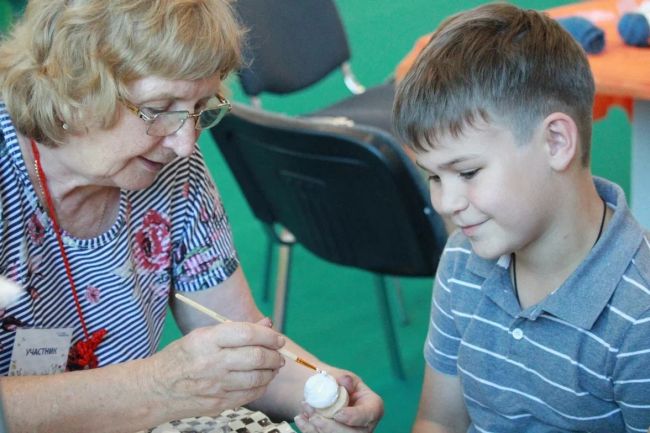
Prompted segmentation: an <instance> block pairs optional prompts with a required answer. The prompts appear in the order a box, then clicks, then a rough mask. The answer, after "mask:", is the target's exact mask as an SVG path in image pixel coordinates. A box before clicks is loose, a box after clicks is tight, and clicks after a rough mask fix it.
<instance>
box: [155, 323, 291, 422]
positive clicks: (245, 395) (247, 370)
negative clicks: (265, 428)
mask: <svg viewBox="0 0 650 433" xmlns="http://www.w3.org/2000/svg"><path fill="white" fill-rule="evenodd" d="M270 326H271V324H270V321H269V320H268V319H263V320H262V321H260V322H258V323H257V324H253V323H243V322H228V323H223V324H220V325H216V326H212V327H206V328H199V329H196V330H194V331H192V332H191V333H189V334H187V335H186V336H185V337H183V338H181V339H179V340H176V341H175V342H173V343H171V344H170V345H168V346H167V347H165V349H163V350H162V351H160V352H159V353H157V354H156V355H154V356H153V357H152V358H151V359H152V361H154V370H153V381H154V382H155V385H154V386H155V387H156V388H157V389H158V390H159V391H158V392H159V393H160V395H161V396H162V397H163V398H165V403H168V404H169V410H170V411H171V412H172V413H175V414H178V415H177V416H179V417H180V416H190V415H196V414H201V413H203V414H208V413H214V414H216V413H220V412H222V411H223V410H225V409H232V408H235V407H238V406H242V405H244V404H247V403H249V402H251V401H253V400H255V399H257V398H259V397H260V396H261V395H262V394H263V393H264V392H265V391H266V387H267V386H268V384H269V383H270V382H271V380H273V378H275V376H276V375H277V374H278V370H279V369H280V367H282V366H283V365H284V363H285V361H284V358H283V357H282V355H280V353H279V352H278V351H277V350H278V349H280V348H281V347H282V346H283V345H284V343H285V338H284V337H283V336H281V335H280V334H278V333H277V332H275V331H274V330H272V329H271V327H270ZM179 412H180V413H179Z"/></svg>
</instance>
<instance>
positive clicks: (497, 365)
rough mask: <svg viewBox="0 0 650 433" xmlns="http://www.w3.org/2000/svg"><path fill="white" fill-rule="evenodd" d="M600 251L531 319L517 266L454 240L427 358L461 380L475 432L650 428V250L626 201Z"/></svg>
mask: <svg viewBox="0 0 650 433" xmlns="http://www.w3.org/2000/svg"><path fill="white" fill-rule="evenodd" d="M595 182H596V187H597V189H598V192H599V194H600V195H601V197H602V198H603V199H604V200H605V201H606V202H607V203H608V205H609V206H610V207H612V208H614V209H615V212H614V216H613V218H612V220H611V222H610V223H609V225H608V226H607V229H606V231H605V232H604V233H603V235H602V237H601V239H600V241H599V242H598V243H597V244H596V245H595V246H594V248H593V250H592V251H591V252H590V253H589V255H588V256H587V257H586V258H585V260H584V261H583V262H582V264H581V265H580V266H579V267H578V269H576V270H575V271H574V273H573V274H572V275H571V276H570V277H569V278H568V279H567V280H566V281H565V282H564V283H563V284H562V285H561V286H560V287H559V288H558V289H556V291H555V292H553V293H552V294H551V295H549V296H548V297H547V298H545V299H544V300H542V301H541V302H540V303H539V304H537V305H533V306H531V307H530V308H528V309H526V310H524V311H521V309H520V307H519V304H518V303H517V301H516V298H515V295H514V292H513V287H512V283H511V279H510V273H509V269H508V268H509V265H510V259H509V256H504V257H501V258H500V259H499V260H498V261H494V260H492V261H488V260H484V259H482V258H480V257H478V256H477V255H475V254H474V253H473V252H472V249H471V245H470V243H469V241H468V239H467V238H465V237H464V236H463V235H462V234H461V233H457V234H455V235H453V236H452V237H451V238H450V240H449V241H448V244H447V246H446V248H445V251H444V253H443V257H442V260H441V263H440V266H439V268H438V274H437V276H436V282H435V286H434V297H433V302H432V306H431V309H432V310H431V323H430V327H429V335H428V337H427V340H426V343H425V347H424V355H425V359H426V361H427V363H428V364H429V365H430V366H431V367H432V368H435V369H436V370H438V371H440V372H442V373H445V374H450V375H459V376H460V380H461V384H462V389H463V394H464V398H465V404H466V406H467V409H468V413H469V415H470V419H471V426H470V428H469V430H468V431H469V432H481V433H497V432H498V433H501V432H536V433H541V432H568V431H571V432H602V433H617V432H637V433H640V432H643V433H646V432H647V431H648V427H649V426H650V242H649V241H648V238H649V237H648V234H647V233H645V232H644V230H643V229H642V228H641V227H640V226H639V224H638V223H637V222H636V221H635V220H634V218H633V216H632V215H631V213H630V210H629V209H628V207H627V204H626V203H625V197H624V195H623V191H622V190H621V189H620V188H619V187H618V186H616V185H614V184H612V183H611V182H608V181H605V180H603V179H598V178H596V179H595Z"/></svg>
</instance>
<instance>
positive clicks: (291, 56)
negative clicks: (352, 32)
mask: <svg viewBox="0 0 650 433" xmlns="http://www.w3.org/2000/svg"><path fill="white" fill-rule="evenodd" d="M234 6H235V10H236V12H237V14H238V15H239V19H240V22H241V23H242V24H243V26H244V27H245V28H246V30H247V35H246V42H245V45H244V60H245V66H244V68H243V69H242V70H241V71H240V74H239V75H240V81H241V84H242V87H243V90H244V92H245V93H246V94H247V95H248V96H257V95H259V94H260V93H263V92H270V93H276V94H285V93H291V92H294V91H297V90H301V89H304V88H306V87H308V86H310V85H312V84H314V83H316V82H317V81H319V80H321V79H322V78H324V77H325V76H327V75H328V74H329V73H330V72H332V71H333V70H335V69H337V68H338V67H339V66H341V64H342V63H343V62H346V61H347V60H349V58H350V49H349V46H348V40H347V35H346V34H345V30H344V28H343V23H342V22H341V18H340V16H339V13H338V10H337V9H336V5H335V4H334V3H333V1H332V0H237V1H236V2H235V3H234Z"/></svg>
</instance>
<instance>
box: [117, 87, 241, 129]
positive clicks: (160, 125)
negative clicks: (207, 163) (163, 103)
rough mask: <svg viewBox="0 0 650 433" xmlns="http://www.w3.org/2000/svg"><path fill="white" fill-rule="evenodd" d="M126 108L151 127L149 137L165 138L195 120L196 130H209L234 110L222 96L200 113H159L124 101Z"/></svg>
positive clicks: (212, 101)
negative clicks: (190, 120)
mask: <svg viewBox="0 0 650 433" xmlns="http://www.w3.org/2000/svg"><path fill="white" fill-rule="evenodd" d="M122 102H123V103H124V106H125V107H126V108H128V109H129V111H132V112H133V113H135V115H136V116H138V117H139V118H140V119H142V120H144V122H145V123H146V124H147V125H149V127H148V128H147V135H151V136H154V137H165V136H167V135H172V134H174V133H175V132H176V131H178V130H179V129H181V128H182V127H183V125H184V124H185V121H186V120H187V119H189V118H190V117H192V118H194V127H195V128H196V129H199V130H200V129H208V128H212V127H213V126H215V125H216V124H217V123H219V122H220V121H221V119H223V117H224V116H225V115H226V114H228V112H229V111H230V110H231V109H232V105H231V104H230V101H228V100H227V99H226V98H224V97H223V96H221V95H215V96H213V97H212V98H210V99H209V100H208V102H207V103H206V106H205V108H204V109H203V110H201V111H199V112H198V113H190V112H189V111H159V110H155V109H153V108H148V107H138V106H137V105H135V104H133V103H132V102H129V101H127V100H126V99H123V100H122Z"/></svg>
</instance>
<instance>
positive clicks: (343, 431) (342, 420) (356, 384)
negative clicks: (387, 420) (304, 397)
mask: <svg viewBox="0 0 650 433" xmlns="http://www.w3.org/2000/svg"><path fill="white" fill-rule="evenodd" d="M337 381H338V383H339V384H341V385H343V386H344V387H345V388H346V389H347V390H348V394H350V403H349V406H348V407H345V408H343V409H341V410H340V411H338V412H337V413H336V415H334V418H332V419H328V418H325V417H323V416H321V415H319V414H317V413H316V411H315V410H314V408H312V407H311V406H309V405H308V404H306V403H304V404H303V408H304V413H303V414H302V415H299V416H297V417H296V418H295V422H296V425H297V426H298V428H300V430H301V431H302V432H303V433H353V432H354V433H370V432H372V431H374V429H375V427H376V426H377V423H378V422H379V420H380V419H381V417H382V416H383V415H384V402H383V401H382V399H381V397H379V396H378V395H377V394H375V393H374V392H372V390H370V388H368V386H366V384H365V383H363V382H362V381H361V379H359V378H358V377H357V376H355V375H353V374H352V373H348V372H346V373H344V374H343V375H341V376H339V377H338V378H337Z"/></svg>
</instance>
